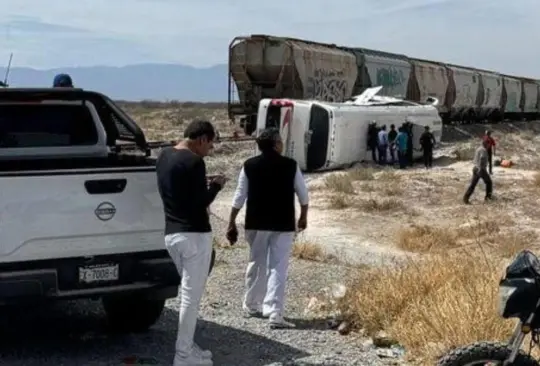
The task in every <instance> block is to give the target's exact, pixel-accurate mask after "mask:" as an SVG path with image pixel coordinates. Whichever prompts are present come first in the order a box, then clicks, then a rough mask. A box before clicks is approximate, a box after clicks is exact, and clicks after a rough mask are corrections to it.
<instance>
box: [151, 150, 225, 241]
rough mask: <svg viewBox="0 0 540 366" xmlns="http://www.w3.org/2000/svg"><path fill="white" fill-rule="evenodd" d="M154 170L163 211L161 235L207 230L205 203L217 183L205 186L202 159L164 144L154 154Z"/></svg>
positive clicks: (213, 194)
mask: <svg viewBox="0 0 540 366" xmlns="http://www.w3.org/2000/svg"><path fill="white" fill-rule="evenodd" d="M156 173H157V183H158V189H159V194H160V195H161V200H162V201H163V209H164V211H165V235H168V234H174V233H181V232H195V233H206V232H210V231H211V230H212V228H211V226H210V218H209V215H208V206H209V205H210V204H211V203H212V201H213V200H214V198H216V195H217V193H218V192H219V191H220V189H221V186H220V185H218V184H210V187H208V185H207V180H206V165H205V163H204V160H203V159H202V158H201V157H200V156H198V155H196V154H195V153H193V152H192V151H191V150H188V149H182V150H179V149H175V148H174V147H168V148H165V149H163V150H162V152H161V153H160V154H159V156H158V159H157V162H156Z"/></svg>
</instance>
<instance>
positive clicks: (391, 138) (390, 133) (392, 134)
mask: <svg viewBox="0 0 540 366" xmlns="http://www.w3.org/2000/svg"><path fill="white" fill-rule="evenodd" d="M397 135H398V132H397V131H396V126H395V125H390V131H388V143H389V144H390V158H391V159H392V164H395V163H396V137H397Z"/></svg>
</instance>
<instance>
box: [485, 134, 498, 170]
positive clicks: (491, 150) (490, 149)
mask: <svg viewBox="0 0 540 366" xmlns="http://www.w3.org/2000/svg"><path fill="white" fill-rule="evenodd" d="M482 140H483V141H484V142H485V143H486V150H487V153H488V163H489V174H491V175H492V174H493V155H495V145H496V144H495V140H494V139H493V137H491V131H490V130H486V134H485V135H484V138H483V139H482Z"/></svg>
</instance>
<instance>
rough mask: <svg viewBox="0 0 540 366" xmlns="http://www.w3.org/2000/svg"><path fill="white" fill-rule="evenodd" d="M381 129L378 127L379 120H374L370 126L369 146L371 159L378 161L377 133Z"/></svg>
mask: <svg viewBox="0 0 540 366" xmlns="http://www.w3.org/2000/svg"><path fill="white" fill-rule="evenodd" d="M378 133H379V129H378V128H377V122H375V121H372V122H371V123H370V124H369V126H368V136H367V146H368V149H369V150H370V151H371V160H372V161H373V162H374V163H376V162H377V134H378Z"/></svg>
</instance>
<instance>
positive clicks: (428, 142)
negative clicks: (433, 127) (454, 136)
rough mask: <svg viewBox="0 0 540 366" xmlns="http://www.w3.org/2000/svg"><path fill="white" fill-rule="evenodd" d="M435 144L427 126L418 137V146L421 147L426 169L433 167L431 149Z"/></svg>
mask: <svg viewBox="0 0 540 366" xmlns="http://www.w3.org/2000/svg"><path fill="white" fill-rule="evenodd" d="M435 142H436V141H435V136H433V134H432V133H431V131H430V130H429V126H425V127H424V132H423V133H422V135H421V136H420V146H421V147H422V151H423V157H424V165H425V167H426V169H429V168H431V167H432V166H433V148H434V147H435Z"/></svg>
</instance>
